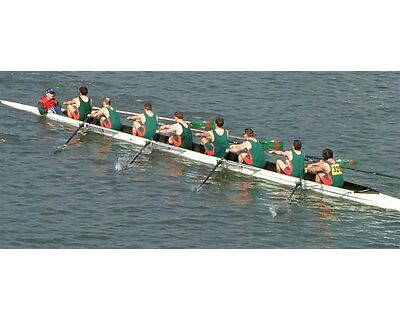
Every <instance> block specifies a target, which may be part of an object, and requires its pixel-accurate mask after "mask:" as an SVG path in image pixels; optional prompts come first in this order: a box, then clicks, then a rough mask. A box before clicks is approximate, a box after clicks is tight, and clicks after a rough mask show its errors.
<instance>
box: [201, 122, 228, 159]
mask: <svg viewBox="0 0 400 320" xmlns="http://www.w3.org/2000/svg"><path fill="white" fill-rule="evenodd" d="M223 126H224V119H223V118H221V117H217V118H216V119H215V129H214V130H210V131H207V132H202V133H196V136H197V137H202V139H201V140H200V143H201V144H202V145H203V146H204V153H205V154H207V155H209V156H214V157H217V158H223V157H224V156H225V153H226V151H225V150H226V148H228V147H229V143H228V130H226V129H224V128H223Z"/></svg>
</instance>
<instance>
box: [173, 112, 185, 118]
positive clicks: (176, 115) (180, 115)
mask: <svg viewBox="0 0 400 320" xmlns="http://www.w3.org/2000/svg"><path fill="white" fill-rule="evenodd" d="M174 117H177V118H178V119H183V112H181V111H175V113H174Z"/></svg>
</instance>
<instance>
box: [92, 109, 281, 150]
mask: <svg viewBox="0 0 400 320" xmlns="http://www.w3.org/2000/svg"><path fill="white" fill-rule="evenodd" d="M93 109H100V108H98V107H93ZM116 111H117V112H118V113H121V114H126V115H131V116H137V115H138V114H139V113H136V112H128V111H123V110H116ZM158 119H160V120H167V121H171V122H174V121H175V119H172V118H166V117H158ZM185 122H186V123H187V124H190V125H191V126H192V128H191V130H192V131H194V132H205V131H208V130H212V129H214V123H213V122H210V121H209V120H199V121H185ZM158 124H159V125H165V124H164V123H158ZM229 138H232V139H235V140H240V141H242V140H243V137H236V136H232V135H229ZM229 142H230V143H235V142H237V141H232V140H229ZM260 143H261V145H262V146H263V148H264V149H268V150H269V149H275V150H283V141H280V140H260Z"/></svg>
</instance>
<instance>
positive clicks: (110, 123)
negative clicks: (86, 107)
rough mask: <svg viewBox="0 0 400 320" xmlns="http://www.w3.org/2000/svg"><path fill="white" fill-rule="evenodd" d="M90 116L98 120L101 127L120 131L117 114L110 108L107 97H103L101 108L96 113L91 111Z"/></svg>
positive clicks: (120, 126) (109, 100) (119, 121)
mask: <svg viewBox="0 0 400 320" xmlns="http://www.w3.org/2000/svg"><path fill="white" fill-rule="evenodd" d="M90 115H91V116H92V117H93V118H97V119H99V121H100V125H101V126H102V127H104V128H107V129H112V130H117V131H122V125H121V120H120V118H119V115H118V112H117V111H116V110H115V109H114V108H113V107H112V106H111V99H110V98H109V97H105V98H104V99H103V106H102V107H101V108H100V109H99V110H97V111H92V112H91V114H90Z"/></svg>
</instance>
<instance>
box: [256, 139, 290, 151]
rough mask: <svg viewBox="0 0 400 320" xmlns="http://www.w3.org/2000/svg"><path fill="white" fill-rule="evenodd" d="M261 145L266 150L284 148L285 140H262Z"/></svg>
mask: <svg viewBox="0 0 400 320" xmlns="http://www.w3.org/2000/svg"><path fill="white" fill-rule="evenodd" d="M259 142H260V143H261V146H262V147H263V148H264V149H266V150H283V148H284V146H283V141H281V140H260V141H259Z"/></svg>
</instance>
